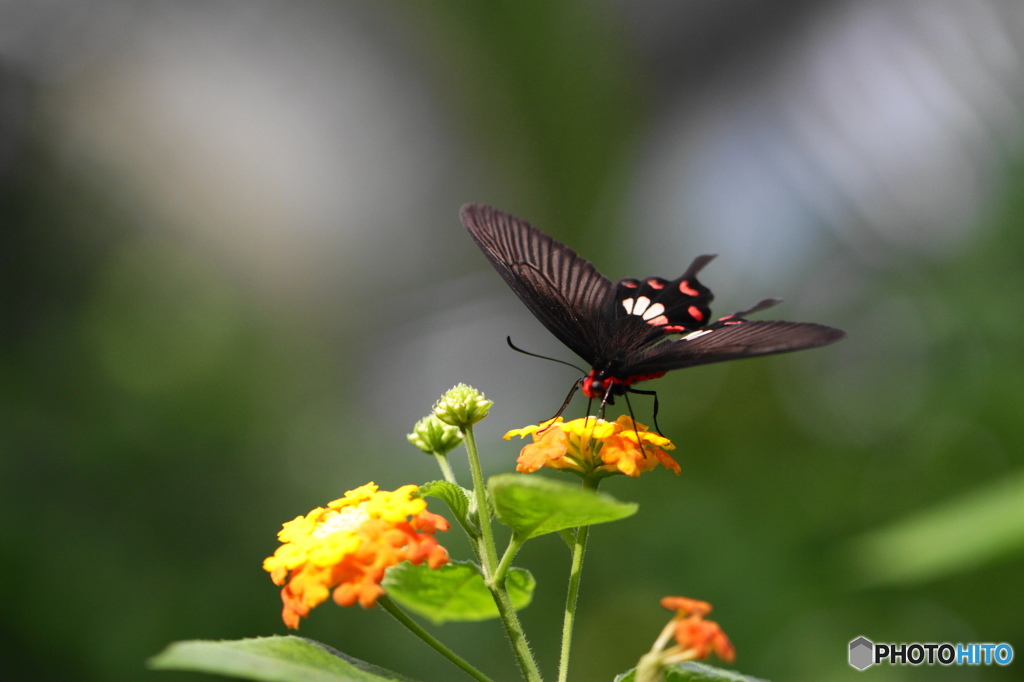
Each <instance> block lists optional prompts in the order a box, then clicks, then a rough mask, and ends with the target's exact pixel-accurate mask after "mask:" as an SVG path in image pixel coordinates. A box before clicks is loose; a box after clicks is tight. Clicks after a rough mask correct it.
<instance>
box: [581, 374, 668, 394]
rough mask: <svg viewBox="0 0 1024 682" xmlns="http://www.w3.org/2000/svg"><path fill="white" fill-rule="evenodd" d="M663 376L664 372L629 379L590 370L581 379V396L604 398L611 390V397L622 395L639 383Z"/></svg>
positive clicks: (637, 375)
mask: <svg viewBox="0 0 1024 682" xmlns="http://www.w3.org/2000/svg"><path fill="white" fill-rule="evenodd" d="M663 376H665V372H654V373H653V374H636V375H634V376H630V377H615V376H607V375H606V373H605V372H604V371H603V370H597V369H592V370H590V374H588V375H587V376H586V377H584V379H583V386H582V387H581V388H582V390H583V395H585V396H587V397H588V398H604V396H605V395H606V394H607V393H608V391H609V389H610V390H611V394H612V395H622V394H623V393H625V392H626V388H628V387H629V386H632V385H633V384H636V383H639V382H641V381H650V380H651V379H657V378H658V377H663Z"/></svg>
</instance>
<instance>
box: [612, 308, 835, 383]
mask: <svg viewBox="0 0 1024 682" xmlns="http://www.w3.org/2000/svg"><path fill="white" fill-rule="evenodd" d="M769 300H770V299H769ZM734 317H735V320H734V321H733V322H732V323H725V324H721V325H717V323H716V325H717V326H716V325H711V326H709V327H708V328H707V329H702V330H699V331H696V332H692V333H690V334H688V335H686V336H684V337H683V338H681V339H679V340H676V341H663V342H661V343H658V344H656V345H653V346H650V347H648V348H646V349H644V351H642V352H641V353H640V354H639V357H636V358H635V359H633V360H632V362H630V363H629V364H628V366H626V367H623V369H622V371H623V372H624V373H626V374H629V375H644V374H655V373H658V372H668V371H670V370H673V369H681V368H683V367H693V366H696V365H706V364H709V363H712V362H724V361H726V360H737V359H740V358H752V357H757V356H760V355H774V354H777V353H789V352H792V351H797V350H804V349H807V348H816V347H818V346H824V345H826V344H829V343H833V342H834V341H838V340H839V339H841V338H843V337H844V336H846V332H844V331H842V330H841V329H836V328H834V327H826V326H825V325H821V324H813V323H809V322H761V321H755V320H744V319H742V318H740V317H736V316H732V315H730V316H729V317H727V318H723V320H730V318H734Z"/></svg>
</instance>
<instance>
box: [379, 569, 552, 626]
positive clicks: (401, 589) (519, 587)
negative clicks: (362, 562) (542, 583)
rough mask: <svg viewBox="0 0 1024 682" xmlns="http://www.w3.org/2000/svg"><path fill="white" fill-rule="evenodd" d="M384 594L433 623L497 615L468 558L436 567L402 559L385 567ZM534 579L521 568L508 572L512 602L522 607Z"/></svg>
mask: <svg viewBox="0 0 1024 682" xmlns="http://www.w3.org/2000/svg"><path fill="white" fill-rule="evenodd" d="M382 584H383V586H384V589H385V590H387V593H388V596H390V597H391V598H392V599H394V600H395V601H396V602H398V603H400V604H401V605H402V606H404V607H405V608H407V609H409V610H410V611H413V612H415V613H418V614H420V615H421V616H424V617H426V618H429V619H430V620H431V621H433V622H434V623H438V624H440V623H444V622H447V621H475V620H487V619H489V618H497V617H498V607H497V606H495V605H494V599H493V598H492V597H491V592H490V590H488V589H487V587H486V586H484V578H483V576H482V575H480V569H478V568H477V567H476V565H475V564H473V563H470V562H468V561H456V562H453V563H450V564H447V565H445V566H442V567H441V568H438V569H436V570H432V569H431V568H430V567H429V566H427V565H426V564H421V565H419V566H413V565H412V564H410V563H409V562H403V563H401V564H398V565H397V566H392V567H391V568H389V569H388V572H387V574H386V576H385V577H384V582H383V583H382ZM535 586H536V580H534V578H533V575H532V574H531V573H530V572H529V571H527V570H525V569H522V568H513V569H511V570H510V571H509V572H508V578H507V579H506V581H505V587H506V589H507V590H508V594H509V597H510V598H511V599H512V605H513V606H515V607H516V609H524V608H526V607H527V606H528V605H529V604H530V601H531V600H532V599H533V589H534V587H535Z"/></svg>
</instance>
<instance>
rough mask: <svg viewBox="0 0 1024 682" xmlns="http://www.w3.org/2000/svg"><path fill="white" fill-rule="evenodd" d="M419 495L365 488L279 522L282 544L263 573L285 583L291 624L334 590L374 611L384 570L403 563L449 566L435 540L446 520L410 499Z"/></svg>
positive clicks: (409, 488)
mask: <svg viewBox="0 0 1024 682" xmlns="http://www.w3.org/2000/svg"><path fill="white" fill-rule="evenodd" d="M417 491H418V488H417V487H416V486H414V485H405V486H402V487H401V488H399V489H398V490H395V491H394V492H389V491H379V490H378V489H377V486H376V485H375V484H373V483H367V484H366V485H364V486H362V487H359V488H356V489H355V490H350V491H348V492H347V493H345V496H344V497H342V498H340V499H337V500H334V501H333V502H330V503H328V505H327V507H317V508H316V509H314V510H313V511H311V512H309V513H308V514H306V515H305V516H298V517H296V518H295V519H293V520H292V521H289V522H287V523H285V524H284V526H283V527H282V528H281V531H280V532H279V533H278V534H277V538H278V540H280V541H281V543H282V544H281V546H280V547H278V548H277V551H276V552H274V555H273V556H271V557H268V558H267V559H266V560H264V562H263V568H264V570H266V571H268V572H269V573H270V577H271V579H272V580H273V581H274V584H275V585H283V586H284V587H283V589H282V590H281V599H282V601H284V611H283V613H282V618H283V619H284V622H285V624H286V625H287V626H288V627H290V628H297V627H299V621H300V619H301V618H304V617H305V616H307V615H309V612H310V610H311V609H312V608H313V607H315V606H317V605H318V604H320V603H321V602H323V601H325V600H326V599H327V597H328V596H331V595H332V592H333V597H334V601H335V602H337V603H338V604H339V605H341V606H352V605H353V604H355V603H356V602H358V603H359V604H360V605H361V606H363V607H364V608H369V607H371V606H373V605H374V604H375V603H376V602H377V599H378V598H379V597H380V596H381V595H382V594H384V588H382V587H381V586H380V582H381V580H383V579H384V571H385V570H386V569H387V568H388V567H390V566H394V565H395V564H398V563H400V562H402V561H410V562H412V563H414V564H421V563H423V562H426V563H427V564H428V565H429V566H430V567H431V568H438V567H439V566H442V565H444V564H446V563H448V552H447V550H445V548H444V547H442V546H440V545H439V544H438V543H437V539H436V538H435V537H434V533H436V532H437V531H438V530H442V531H444V530H448V527H449V524H448V521H447V520H446V519H445V518H444V517H442V516H438V515H437V514H432V513H431V512H428V511H427V510H426V509H427V503H426V501H425V500H423V499H420V498H417V497H414V495H415V494H416V492H417Z"/></svg>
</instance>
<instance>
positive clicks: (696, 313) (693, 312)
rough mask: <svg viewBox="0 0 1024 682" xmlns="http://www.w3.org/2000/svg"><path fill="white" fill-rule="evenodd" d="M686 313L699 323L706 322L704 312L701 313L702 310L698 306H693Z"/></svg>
mask: <svg viewBox="0 0 1024 682" xmlns="http://www.w3.org/2000/svg"><path fill="white" fill-rule="evenodd" d="M686 312H688V313H690V317H692V318H693V319H695V320H697V321H698V322H703V321H704V312H703V311H701V309H700V308H698V307H697V306H695V305H691V306H690V307H689V308H687V309H686Z"/></svg>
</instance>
